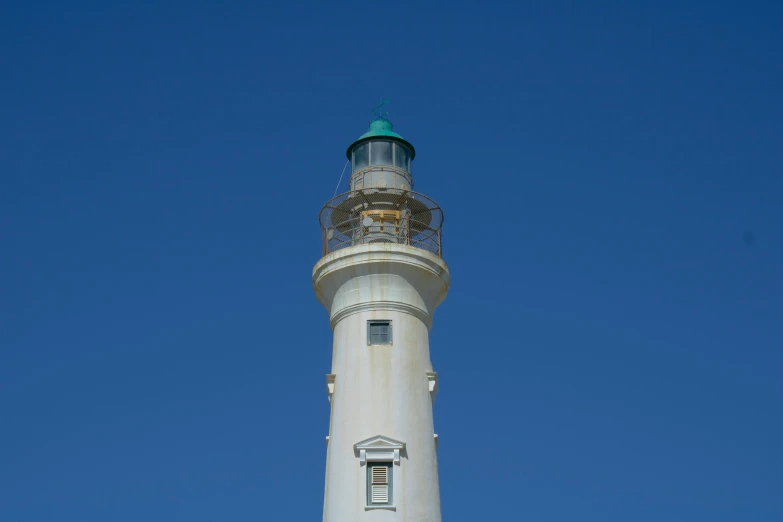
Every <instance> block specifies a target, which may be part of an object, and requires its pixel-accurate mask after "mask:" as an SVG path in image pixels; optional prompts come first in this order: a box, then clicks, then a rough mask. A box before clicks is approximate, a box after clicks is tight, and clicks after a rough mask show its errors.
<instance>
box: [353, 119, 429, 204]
mask: <svg viewBox="0 0 783 522" xmlns="http://www.w3.org/2000/svg"><path fill="white" fill-rule="evenodd" d="M415 155H416V151H415V149H414V148H413V145H411V144H410V143H409V142H407V141H406V140H405V139H403V137H402V136H400V135H399V134H397V133H396V132H394V131H393V130H392V124H391V122H390V121H389V120H387V119H385V118H381V119H377V120H375V121H373V122H372V123H370V129H369V130H368V131H367V132H366V133H364V134H363V135H362V136H360V137H359V139H358V140H356V141H355V142H353V143H352V144H351V146H350V147H348V151H347V156H348V159H349V160H350V161H351V181H350V184H351V190H362V189H372V188H380V189H400V190H411V189H412V188H413V177H412V176H411V162H412V161H413V158H414V157H415Z"/></svg>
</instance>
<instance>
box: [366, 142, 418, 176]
mask: <svg viewBox="0 0 783 522" xmlns="http://www.w3.org/2000/svg"><path fill="white" fill-rule="evenodd" d="M410 154H411V153H410V149H408V147H406V146H405V145H402V144H400V143H397V142H393V141H389V140H372V141H368V142H365V143H362V144H361V145H357V146H356V147H354V149H353V157H352V162H351V172H356V171H358V170H362V169H364V168H367V167H369V166H381V165H392V166H394V167H397V168H400V169H403V170H405V171H407V172H410V170H411V168H410V167H411V164H410Z"/></svg>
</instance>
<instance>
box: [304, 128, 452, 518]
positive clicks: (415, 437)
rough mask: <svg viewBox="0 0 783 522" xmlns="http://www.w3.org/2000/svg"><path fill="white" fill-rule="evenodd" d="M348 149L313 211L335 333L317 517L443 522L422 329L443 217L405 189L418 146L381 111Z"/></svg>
mask: <svg viewBox="0 0 783 522" xmlns="http://www.w3.org/2000/svg"><path fill="white" fill-rule="evenodd" d="M347 154H348V159H349V160H350V161H351V178H350V189H349V191H348V192H346V193H344V194H341V195H339V196H337V197H335V198H333V199H332V200H331V201H329V202H328V203H327V204H326V205H325V206H324V207H323V209H322V210H321V215H320V223H321V228H322V233H323V257H322V258H321V260H320V261H318V263H316V265H315V267H314V268H313V287H314V288H315V293H316V296H317V297H318V300H319V301H320V302H321V304H323V305H324V306H325V307H326V310H327V311H328V312H329V319H330V321H331V326H332V330H333V331H334V344H333V349H332V370H331V373H330V374H329V375H327V377H326V382H327V391H328V393H329V400H330V402H331V417H330V426H329V436H328V437H327V441H326V443H327V452H326V455H327V457H326V492H325V495H324V518H323V519H324V521H325V522H355V521H379V522H381V521H400V522H402V521H406V522H407V521H411V522H414V521H415V522H439V521H440V520H441V515H440V492H439V486H438V458H437V451H436V448H437V443H438V439H437V435H435V431H434V429H433V420H432V404H433V402H434V400H435V393H436V392H437V390H438V377H437V374H436V373H435V372H434V371H433V368H432V363H431V362H430V347H429V330H430V328H431V327H432V316H433V313H434V312H435V308H437V306H438V305H439V304H440V303H441V302H443V300H444V299H445V297H446V292H447V290H448V287H449V269H448V266H447V265H446V263H445V262H444V261H443V259H442V246H441V226H442V224H443V212H442V211H441V209H440V207H438V206H437V205H436V204H435V203H434V202H433V201H432V200H431V199H429V198H427V197H425V196H423V195H422V194H418V193H416V192H413V177H412V176H411V163H412V162H413V158H414V157H415V155H416V152H415V150H414V148H413V145H411V144H410V143H409V142H407V141H406V140H404V139H403V138H402V136H400V135H399V134H397V133H395V132H393V131H392V125H391V122H389V121H388V119H386V118H385V117H383V116H380V117H378V118H377V119H375V120H374V121H373V122H372V123H370V129H369V131H368V132H367V133H365V134H364V135H362V136H361V137H360V138H359V139H358V140H356V141H355V142H353V143H352V144H351V145H350V147H348V151H347Z"/></svg>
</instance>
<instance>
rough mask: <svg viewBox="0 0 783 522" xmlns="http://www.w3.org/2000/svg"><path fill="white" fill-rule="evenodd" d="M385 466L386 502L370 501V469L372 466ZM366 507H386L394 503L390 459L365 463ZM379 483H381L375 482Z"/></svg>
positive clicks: (392, 474)
mask: <svg viewBox="0 0 783 522" xmlns="http://www.w3.org/2000/svg"><path fill="white" fill-rule="evenodd" d="M380 467H383V468H386V484H383V485H385V486H386V502H373V501H372V486H373V482H372V470H373V468H380ZM366 468H367V472H366V475H367V504H366V505H367V507H388V506H393V505H394V464H393V462H392V461H390V460H388V461H377V462H368V463H367V466H366ZM376 485H381V484H376Z"/></svg>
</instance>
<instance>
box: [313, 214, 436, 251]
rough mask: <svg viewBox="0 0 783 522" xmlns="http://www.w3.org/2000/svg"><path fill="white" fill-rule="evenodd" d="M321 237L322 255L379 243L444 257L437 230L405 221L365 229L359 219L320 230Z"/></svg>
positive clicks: (360, 218)
mask: <svg viewBox="0 0 783 522" xmlns="http://www.w3.org/2000/svg"><path fill="white" fill-rule="evenodd" d="M387 228H388V229H393V230H387ZM321 234H322V239H323V250H322V254H323V255H326V254H329V253H330V252H334V251H335V250H340V249H342V248H348V247H352V246H356V245H367V244H378V243H392V244H397V245H408V246H412V247H414V248H421V249H422V250H427V251H428V252H432V253H433V254H436V255H438V256H441V257H442V255H443V250H442V245H441V234H440V230H439V229H438V230H436V229H434V228H431V227H429V226H427V225H425V224H424V223H421V222H419V221H416V220H415V219H407V220H404V221H401V222H400V223H399V224H395V225H380V224H377V225H376V224H372V225H370V226H365V225H364V224H363V223H362V217H361V216H359V217H356V218H353V219H348V220H345V221H342V222H340V223H337V224H335V226H334V227H328V228H322V229H321Z"/></svg>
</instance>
